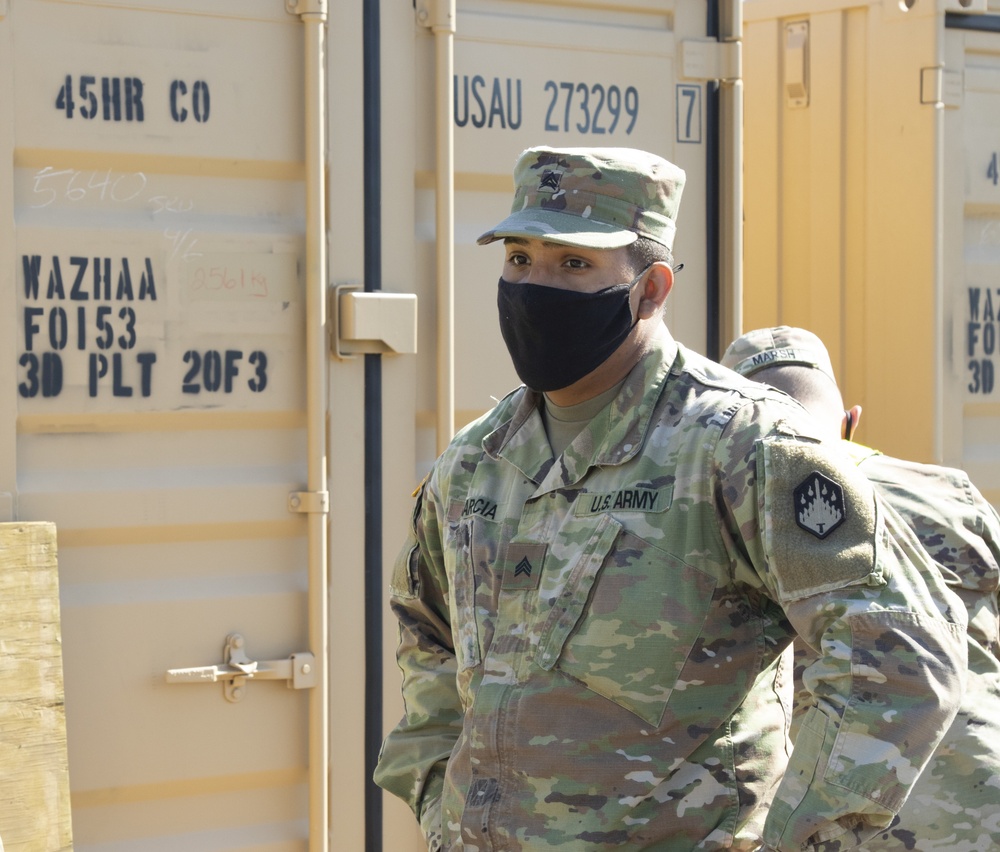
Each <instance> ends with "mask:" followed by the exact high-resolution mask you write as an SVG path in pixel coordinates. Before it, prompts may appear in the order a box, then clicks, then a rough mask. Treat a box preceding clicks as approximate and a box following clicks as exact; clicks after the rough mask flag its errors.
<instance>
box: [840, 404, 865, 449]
mask: <svg viewBox="0 0 1000 852" xmlns="http://www.w3.org/2000/svg"><path fill="white" fill-rule="evenodd" d="M860 420H861V406H860V405H852V406H851V407H850V408H848V409H847V410H846V411H845V412H844V419H843V421H842V423H841V432H840V434H841V435H843V437H844V438H845V439H847V440H848V441H851V440H853V439H854V434H855V432H857V431H858V423H859V422H860Z"/></svg>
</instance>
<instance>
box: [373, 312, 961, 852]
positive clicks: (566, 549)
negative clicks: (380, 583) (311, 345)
mask: <svg viewBox="0 0 1000 852" xmlns="http://www.w3.org/2000/svg"><path fill="white" fill-rule="evenodd" d="M539 405H540V397H539V396H538V395H536V394H534V393H532V392H530V391H527V390H526V389H524V388H521V389H519V390H517V391H515V392H513V393H512V394H511V395H509V396H508V397H506V398H505V399H504V400H502V401H501V402H500V403H499V404H498V405H497V407H496V408H495V409H494V410H493V411H492V412H490V413H489V414H487V415H486V416H484V417H483V418H481V419H480V420H479V421H477V422H475V423H473V424H471V425H470V426H469V427H467V428H466V429H465V430H463V431H462V432H461V433H460V434H459V435H458V436H457V437H456V438H455V439H454V441H453V442H452V444H451V445H450V447H449V448H448V449H447V450H446V451H445V452H444V454H443V455H442V456H441V458H440V459H439V460H438V461H437V463H436V464H435V466H434V469H433V470H432V472H431V475H430V476H429V478H428V479H427V481H426V482H425V484H424V485H423V486H422V488H421V490H420V494H419V496H418V498H417V502H416V505H415V511H414V516H413V524H412V530H411V534H410V537H409V540H408V541H407V542H406V544H405V546H404V548H403V550H402V552H401V555H400V558H399V560H398V562H397V564H396V567H395V570H394V575H393V580H392V588H391V604H392V608H393V611H394V612H395V614H396V616H397V618H398V620H399V625H400V645H399V649H398V660H399V664H400V667H401V669H402V672H403V696H404V701H405V708H406V712H405V716H404V718H403V719H402V721H401V722H400V723H399V725H398V726H397V727H396V728H395V729H394V730H393V731H392V732H391V733H390V734H389V735H388V737H387V738H386V740H385V742H384V744H383V748H382V753H381V756H380V760H379V764H378V767H377V770H376V773H375V780H376V782H377V783H378V784H379V785H381V786H382V787H384V788H385V789H386V790H388V791H390V792H392V793H394V794H395V795H397V796H399V797H401V798H402V799H404V800H405V801H406V802H407V803H408V804H409V805H410V807H411V808H412V809H413V811H414V813H415V814H416V815H417V817H418V819H420V821H421V825H422V827H423V830H424V833H425V836H426V837H427V840H428V847H429V849H431V850H438V849H443V850H459V849H462V850H469V851H470V852H472V851H473V850H474V851H475V852H488V850H489V852H496V850H505V852H520V850H548V849H562V850H567V852H568V850H574V852H576V850H610V849H616V850H620V849H628V850H641V849H650V850H661V852H672V850H691V849H696V848H697V849H706V850H712V849H737V850H758V849H771V850H801V849H809V848H819V844H823V848H824V849H828V850H836V849H841V848H843V849H846V848H850V847H852V846H855V845H856V844H857V843H858V842H859V841H861V840H864V839H867V838H868V837H871V836H872V835H873V834H874V833H875V832H877V831H878V830H879V829H880V828H885V827H888V826H889V825H890V823H891V821H892V819H893V817H894V816H895V814H896V813H897V811H898V810H899V808H900V806H901V805H902V803H903V800H904V799H905V797H906V795H907V793H908V792H909V791H910V789H911V787H912V785H913V783H914V782H915V781H916V778H917V776H918V774H919V772H920V770H921V769H922V768H923V766H924V764H925V763H926V761H927V760H929V759H930V756H931V753H932V752H933V750H934V748H935V746H936V745H937V743H938V741H939V740H940V738H941V737H942V735H943V734H944V732H945V730H946V729H947V727H948V725H949V724H950V723H951V721H952V719H953V718H954V715H955V713H956V711H957V708H958V702H959V699H960V693H961V688H962V683H961V681H962V671H963V670H964V667H965V665H966V657H965V641H964V633H965V613H964V608H963V607H962V606H961V602H960V601H958V600H957V599H954V598H953V596H951V594H950V593H949V592H948V591H947V588H946V587H945V585H944V583H943V581H942V579H941V576H940V574H939V573H938V572H937V571H936V570H935V568H934V566H933V564H932V563H931V562H930V560H929V559H928V558H927V556H926V554H925V553H924V552H923V551H922V549H921V548H920V547H919V545H918V544H917V542H916V539H915V537H914V536H913V534H912V533H911V532H910V531H909V530H908V529H907V528H906V527H905V525H904V524H903V523H902V521H901V520H900V519H899V517H898V515H896V514H895V513H894V512H891V511H886V510H885V507H884V506H882V504H881V503H880V502H879V501H878V500H877V498H876V497H875V493H874V490H873V488H872V486H871V484H870V483H869V482H868V481H867V479H866V478H865V477H864V476H862V475H861V474H860V472H859V471H858V470H857V468H856V467H855V466H854V465H853V464H852V463H850V461H849V460H848V459H847V458H846V456H844V455H843V453H842V452H841V451H840V449H839V447H837V446H832V447H831V446H827V445H824V444H823V443H821V442H820V441H818V440H817V439H816V438H814V437H813V435H814V432H813V430H814V427H813V426H812V424H811V421H809V420H808V418H807V416H806V415H805V413H804V412H803V411H802V409H801V408H800V407H799V406H798V405H797V404H796V403H794V402H792V401H791V400H790V399H789V398H788V397H785V396H783V395H780V394H777V393H776V392H774V391H772V390H771V389H769V388H766V387H764V386H762V385H760V384H757V383H756V382H752V381H748V380H744V379H742V378H740V377H738V376H736V375H735V374H733V373H731V372H730V371H728V370H725V369H724V368H722V367H720V366H719V365H717V364H714V363H713V362H711V361H708V360H706V359H704V358H702V357H701V356H698V355H697V354H695V353H693V352H690V351H688V350H687V349H685V348H684V347H679V346H678V345H677V344H676V343H674V341H673V340H672V339H671V338H670V336H669V334H668V333H667V332H666V330H665V329H664V330H663V333H662V337H661V338H660V339H659V341H658V344H657V346H656V347H655V348H654V349H653V350H652V351H651V352H650V353H649V354H648V355H647V356H646V357H645V359H644V360H643V361H642V362H641V363H640V364H639V365H637V366H636V368H635V369H633V371H632V372H631V374H630V375H629V377H628V378H627V379H626V381H625V383H624V385H623V386H622V389H621V391H620V393H619V395H618V397H617V398H616V399H615V400H614V401H613V402H612V403H611V404H610V406H609V409H608V413H607V416H604V415H600V416H597V417H595V418H594V419H593V420H592V421H591V423H590V424H589V425H588V426H587V427H586V428H585V429H584V430H583V431H582V432H581V433H580V435H578V436H577V438H576V439H575V440H574V441H573V443H572V444H570V446H569V447H568V448H567V449H566V451H565V452H564V453H563V454H562V455H561V456H560V457H559V458H558V459H554V458H553V457H552V454H551V451H550V449H549V445H548V442H547V441H546V439H545V433H544V428H543V424H542V419H541V416H540V414H539ZM817 509H821V510H822V511H818V510H817ZM838 512H839V513H840V515H841V518H840V519H838V518H837V515H838ZM796 635H801V636H802V637H804V638H805V640H806V641H807V642H808V643H809V644H810V645H811V646H813V647H814V648H817V649H820V650H821V651H822V657H821V658H820V659H819V660H818V661H817V663H816V664H815V665H814V666H813V667H812V669H811V675H812V676H811V678H810V683H811V686H812V689H813V696H814V698H813V706H812V707H811V708H810V709H809V711H808V713H807V715H806V717H805V718H804V720H803V722H802V725H801V729H800V733H799V738H798V741H797V742H796V744H795V748H794V750H793V751H792V752H791V754H789V740H788V724H789V721H790V711H791V686H790V680H789V677H790V674H791V666H790V660H789V653H790V649H791V644H790V643H791V640H792V639H793V637H794V636H796ZM786 767H787V771H786Z"/></svg>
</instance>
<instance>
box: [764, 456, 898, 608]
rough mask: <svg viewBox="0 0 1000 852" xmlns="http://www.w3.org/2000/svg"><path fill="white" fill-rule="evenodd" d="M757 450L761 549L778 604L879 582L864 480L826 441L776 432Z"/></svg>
mask: <svg viewBox="0 0 1000 852" xmlns="http://www.w3.org/2000/svg"><path fill="white" fill-rule="evenodd" d="M760 449H761V452H760V453H759V454H758V462H757V464H758V477H759V480H760V493H761V494H762V495H763V496H762V498H761V499H762V501H763V506H762V507H761V508H762V521H763V528H764V551H765V554H766V556H767V561H768V569H769V570H770V571H771V573H772V574H773V577H774V582H775V584H776V586H777V592H778V599H779V601H780V602H781V603H785V602H787V601H793V600H798V599H800V598H805V597H808V596H810V595H814V594H819V593H820V592H827V591H830V590H832V589H837V588H842V587H844V586H849V585H855V584H858V583H866V584H874V585H878V584H880V582H881V581H880V578H879V577H878V576H877V574H878V570H877V568H876V560H875V542H876V536H877V534H878V533H877V530H876V524H877V516H876V511H875V495H874V492H873V489H872V486H871V484H870V483H869V482H868V480H867V478H866V477H865V476H864V475H863V474H862V473H861V472H860V471H859V470H858V469H857V467H856V466H855V465H854V464H853V463H852V462H851V461H850V460H849V459H848V458H847V457H846V456H844V455H843V454H842V453H841V452H839V451H838V450H836V449H835V448H833V447H831V446H829V445H825V444H820V443H813V442H808V441H800V440H795V439H789V438H780V437H778V438H766V439H764V440H763V441H762V442H761V447H760Z"/></svg>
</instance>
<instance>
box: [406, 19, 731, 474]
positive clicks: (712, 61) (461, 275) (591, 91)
mask: <svg viewBox="0 0 1000 852" xmlns="http://www.w3.org/2000/svg"><path fill="white" fill-rule="evenodd" d="M612 5H615V6H618V5H620V4H612ZM712 5H715V4H709V6H712ZM621 6H622V7H621V8H610V7H609V8H596V7H594V6H592V5H589V4H573V3H570V4H568V5H567V4H560V5H559V7H558V9H556V8H555V7H549V6H546V5H544V4H542V5H538V4H520V5H516V6H511V5H510V4H505V3H496V2H481V1H480V0H465V2H459V4H458V13H457V34H456V37H455V49H454V67H455V71H454V81H453V94H454V110H455V114H454V139H455V160H456V165H455V190H456V200H455V244H456V248H455V253H456V259H455V263H456V274H455V291H456V293H455V315H456V318H457V319H456V343H455V349H456V368H455V372H456V391H455V398H456V402H455V408H456V415H457V416H456V419H457V421H458V424H459V425H461V424H464V423H466V422H468V421H470V420H472V419H473V418H474V417H476V416H478V415H479V414H482V413H483V412H485V411H486V410H488V409H489V408H490V407H491V406H492V405H493V399H499V398H500V397H502V396H504V395H505V394H506V393H507V392H508V391H510V390H511V389H513V388H514V387H516V386H517V385H518V384H519V381H518V379H517V377H516V375H515V373H514V371H513V368H512V367H511V364H510V359H509V357H508V355H507V351H506V349H505V347H504V344H503V340H502V339H501V337H500V332H499V328H498V326H497V321H496V301H495V300H496V287H497V279H498V278H499V275H500V270H501V265H502V257H503V254H502V252H503V249H502V245H501V244H494V245H492V246H489V247H486V248H483V247H480V246H477V245H476V242H475V240H476V237H478V236H479V234H481V233H482V232H483V231H485V230H487V229H488V228H489V227H491V226H492V225H494V224H496V223H497V222H498V221H500V219H502V218H503V217H504V216H506V215H507V213H508V212H509V209H510V201H511V197H512V189H513V184H512V180H511V173H512V170H513V166H514V162H515V160H516V159H517V157H518V155H519V154H520V152H521V151H522V150H524V149H525V148H528V147H531V146H534V145H552V146H570V145H572V146H593V145H601V146H625V147H634V148H644V149H646V150H649V151H653V152H655V153H657V154H660V155H661V156H663V157H665V158H667V159H668V160H671V161H673V162H675V163H677V164H678V165H680V166H681V167H682V168H684V169H685V170H686V172H687V185H686V188H685V190H684V197H683V200H682V202H681V212H680V216H679V220H678V237H677V241H676V244H675V247H674V249H675V251H674V253H675V257H676V259H677V260H678V261H683V262H684V264H685V267H684V270H683V271H682V272H680V273H679V275H678V277H677V284H676V286H675V288H674V291H673V293H672V294H671V297H670V300H669V301H668V310H667V315H666V322H667V325H668V326H669V327H670V329H671V330H672V332H673V334H674V335H675V336H676V337H677V338H678V339H679V340H680V341H681V342H683V343H685V344H687V345H688V346H690V347H692V348H694V349H696V350H698V351H701V352H704V351H705V350H706V328H707V324H708V322H709V319H708V317H707V307H706V305H707V299H706V294H707V292H708V290H709V287H717V286H718V281H717V280H710V275H709V270H708V268H707V266H708V264H707V262H706V258H707V255H708V252H709V250H710V246H709V241H710V240H714V239H715V238H716V236H717V235H716V234H713V233H711V228H710V227H709V226H707V225H706V217H707V216H708V215H709V211H714V210H715V207H716V202H717V199H716V198H712V199H710V198H709V197H708V195H709V184H708V173H707V168H706V159H707V157H708V153H707V152H708V147H709V144H710V143H711V142H712V141H713V134H714V133H717V132H718V126H717V123H716V121H715V119H716V116H715V115H714V114H712V112H711V109H712V94H713V90H714V88H715V86H716V84H715V82H714V81H712V80H709V79H708V77H709V76H711V73H710V72H709V73H704V72H706V69H711V68H717V67H719V63H720V62H721V61H722V59H721V56H722V54H723V53H724V52H725V51H724V49H722V46H720V45H719V44H717V43H715V42H713V41H711V40H710V39H709V37H708V36H707V34H706V33H707V26H708V23H709V19H708V13H707V11H706V4H705V3H702V2H685V0H672V2H663V0H642V2H639V3H629V4H627V5H624V4H621ZM422 47H423V48H425V49H423V50H422V51H420V52H418V61H419V62H421V63H422V70H421V71H420V72H419V73H418V77H419V79H421V80H430V79H433V73H434V71H433V61H434V59H433V57H434V54H433V49H432V47H431V36H430V34H429V33H428V34H427V38H426V39H425V43H424V44H423V45H422ZM729 49H730V50H731V55H735V53H736V51H737V49H738V48H737V46H736V45H730V46H729ZM699 51H700V52H699ZM716 51H718V52H716ZM685 56H687V62H685ZM692 56H697V57H700V58H703V59H704V61H702V62H698V61H692V59H691V57H692ZM417 120H418V129H419V130H420V132H419V134H418V150H417V156H418V161H417V169H418V171H417V215H418V223H417V227H418V236H419V238H420V239H419V242H418V264H419V268H420V269H421V270H428V276H427V279H428V280H432V276H431V274H430V271H431V270H432V267H433V263H434V243H433V233H434V232H433V226H434V168H435V160H434V147H433V146H434V140H435V136H434V128H433V126H432V121H433V110H425V111H422V112H421V113H420V114H419V115H418V116H417ZM731 177H733V178H735V177H737V176H731ZM433 304H434V301H433V294H432V293H427V294H423V293H422V294H421V305H422V306H426V308H425V307H422V309H421V322H422V325H421V327H420V339H421V341H433V340H434V339H435V328H434V325H433V318H434V313H433V310H431V306H432V305H433ZM713 322H714V318H713ZM425 366H426V367H427V368H428V369H424V368H425ZM421 369H422V373H421V376H420V399H419V401H418V405H419V406H420V416H419V418H418V426H419V427H420V428H421V435H422V441H421V444H420V448H421V450H420V453H419V458H420V459H421V461H422V462H423V463H424V464H427V465H429V463H430V461H431V460H432V458H433V447H434V444H433V440H432V437H427V432H428V429H427V426H428V424H433V400H434V391H433V379H434V373H433V360H431V359H421Z"/></svg>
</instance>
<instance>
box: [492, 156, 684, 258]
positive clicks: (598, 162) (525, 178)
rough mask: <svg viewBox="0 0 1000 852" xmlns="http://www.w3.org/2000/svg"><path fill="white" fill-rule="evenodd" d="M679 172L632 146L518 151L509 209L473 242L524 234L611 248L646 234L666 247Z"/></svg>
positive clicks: (680, 183)
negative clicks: (512, 194)
mask: <svg viewBox="0 0 1000 852" xmlns="http://www.w3.org/2000/svg"><path fill="white" fill-rule="evenodd" d="M684 181H685V174H684V170H683V169H682V168H680V167H679V166H676V165H674V164H673V163H671V162H669V161H668V160H664V159H663V158H662V157H658V156H657V155H656V154H650V153H648V152H647V151H640V150H637V149H635V148H559V149H558V150H557V149H553V148H548V147H545V146H540V147H537V148H528V149H527V150H525V151H523V152H521V155H520V156H519V157H518V160H517V163H516V164H515V165H514V202H513V204H512V205H511V211H510V215H509V216H508V217H507V218H506V219H504V220H503V221H502V222H501V223H500V224H499V225H497V226H496V227H495V228H491V229H490V230H489V231H487V232H486V233H485V234H483V235H482V236H481V237H479V239H478V240H477V242H478V243H479V245H486V244H487V243H491V242H493V241H495V240H499V239H503V238H505V237H527V238H532V237H533V238H538V239H545V240H549V241H550V242H556V243H563V244H565V245H572V246H587V247H589V248H598V249H604V248H617V247H620V246H624V245H628V244H629V243H631V242H634V241H635V239H636V237H637V236H644V237H648V238H649V239H652V240H656V241H657V242H658V243H662V244H663V245H664V246H666V247H667V248H668V249H670V248H672V247H673V244H674V234H675V233H676V230H677V212H678V208H679V206H680V201H681V195H682V193H683V191H684Z"/></svg>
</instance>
